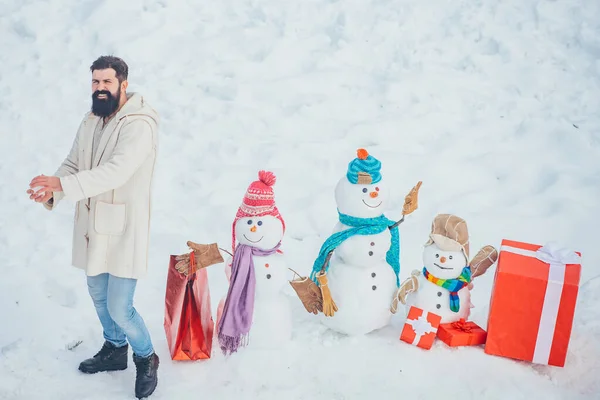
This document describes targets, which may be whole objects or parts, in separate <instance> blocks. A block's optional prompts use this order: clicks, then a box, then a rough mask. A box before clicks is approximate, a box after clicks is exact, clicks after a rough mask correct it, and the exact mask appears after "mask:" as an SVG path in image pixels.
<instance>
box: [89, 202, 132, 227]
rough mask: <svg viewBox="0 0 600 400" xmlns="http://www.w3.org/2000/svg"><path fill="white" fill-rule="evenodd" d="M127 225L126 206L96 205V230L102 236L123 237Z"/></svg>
mask: <svg viewBox="0 0 600 400" xmlns="http://www.w3.org/2000/svg"><path fill="white" fill-rule="evenodd" d="M126 225H127V208H126V206H125V204H110V203H105V202H103V201H98V202H97V203H96V213H95V215H94V228H95V229H96V232H98V233H99V234H101V235H122V234H123V233H124V232H125V226H126Z"/></svg>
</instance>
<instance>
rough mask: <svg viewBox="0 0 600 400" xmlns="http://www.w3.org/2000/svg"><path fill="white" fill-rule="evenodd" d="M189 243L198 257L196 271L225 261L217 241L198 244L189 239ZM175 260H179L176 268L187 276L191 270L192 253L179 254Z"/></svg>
mask: <svg viewBox="0 0 600 400" xmlns="http://www.w3.org/2000/svg"><path fill="white" fill-rule="evenodd" d="M187 245H188V247H190V248H191V249H192V251H193V253H194V256H195V258H196V271H197V270H199V269H201V268H206V267H209V266H211V265H213V264H219V263H222V262H224V261H225V260H223V257H222V256H221V253H220V252H219V247H218V246H217V244H216V243H212V244H198V243H194V242H190V241H188V242H187ZM175 260H177V263H176V264H175V269H177V271H179V272H180V273H182V274H184V275H186V276H187V274H188V271H189V270H190V253H185V254H182V255H179V256H177V257H175Z"/></svg>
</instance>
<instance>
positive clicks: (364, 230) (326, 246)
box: [310, 211, 400, 286]
mask: <svg viewBox="0 0 600 400" xmlns="http://www.w3.org/2000/svg"><path fill="white" fill-rule="evenodd" d="M338 214H339V220H340V222H341V223H342V224H344V225H347V226H350V227H351V228H350V229H346V230H344V231H341V232H337V233H334V234H333V235H331V236H330V237H329V238H328V239H327V240H326V241H325V243H323V245H322V246H321V250H319V256H318V257H317V259H316V260H315V262H314V264H313V269H312V274H311V276H310V278H311V279H312V280H313V281H314V282H315V283H316V284H317V285H318V284H319V282H318V281H317V274H318V273H319V272H320V271H321V268H322V267H323V263H324V262H325V259H326V258H327V254H329V252H330V251H332V250H335V249H336V248H337V247H338V246H339V245H340V244H342V242H343V241H344V240H346V239H348V238H350V237H352V236H354V235H375V234H378V233H381V232H383V231H385V230H386V229H389V227H390V226H392V225H394V223H395V221H392V220H390V219H387V218H386V217H385V216H384V215H380V216H379V217H376V218H357V217H351V216H349V215H346V214H342V213H340V212H339V211H338ZM390 233H391V235H392V245H391V246H390V249H389V250H388V252H387V254H386V257H385V259H386V261H387V263H388V264H389V265H390V267H392V269H393V270H394V273H395V274H396V286H400V277H399V275H400V233H399V230H398V227H397V226H396V227H394V228H392V229H391V230H390ZM328 269H329V264H328V265H327V266H326V268H325V271H327V270H328Z"/></svg>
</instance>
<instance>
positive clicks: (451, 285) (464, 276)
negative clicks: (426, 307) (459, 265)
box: [423, 266, 471, 312]
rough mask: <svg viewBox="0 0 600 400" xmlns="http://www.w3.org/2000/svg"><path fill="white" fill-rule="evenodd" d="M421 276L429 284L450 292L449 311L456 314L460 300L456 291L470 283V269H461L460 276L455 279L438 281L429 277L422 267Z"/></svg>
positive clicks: (425, 269)
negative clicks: (423, 276)
mask: <svg viewBox="0 0 600 400" xmlns="http://www.w3.org/2000/svg"><path fill="white" fill-rule="evenodd" d="M423 275H425V279H427V280H428V281H429V282H432V283H435V284H436V285H438V286H441V287H443V288H444V289H447V290H448V291H449V292H450V309H451V310H452V311H454V312H458V310H459V309H460V299H459V298H458V291H459V290H461V289H462V288H464V287H465V286H467V285H468V284H469V283H470V282H471V268H469V266H466V267H464V268H463V270H462V272H461V274H460V276H459V277H458V278H456V279H440V278H436V277H435V276H433V275H431V273H430V272H429V271H427V268H425V267H423Z"/></svg>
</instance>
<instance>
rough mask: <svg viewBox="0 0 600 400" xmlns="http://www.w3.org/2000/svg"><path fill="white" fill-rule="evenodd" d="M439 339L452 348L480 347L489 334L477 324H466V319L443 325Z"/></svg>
mask: <svg viewBox="0 0 600 400" xmlns="http://www.w3.org/2000/svg"><path fill="white" fill-rule="evenodd" d="M437 337H438V338H439V339H440V340H441V341H442V342H444V343H446V344H447V345H448V346H450V347H458V346H478V345H480V344H484V343H485V340H486V337H487V332H486V331H484V330H483V329H482V328H481V327H480V326H479V325H477V324H476V323H475V322H470V321H469V322H465V320H464V319H461V320H460V321H456V322H450V323H447V324H441V325H440V326H439V328H438V331H437Z"/></svg>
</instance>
